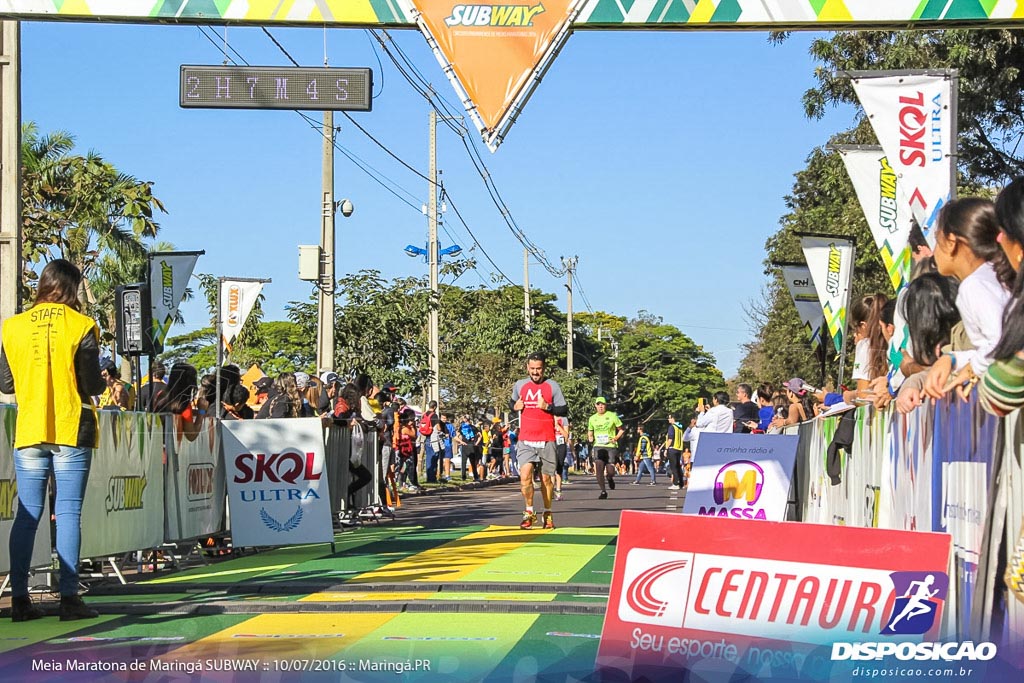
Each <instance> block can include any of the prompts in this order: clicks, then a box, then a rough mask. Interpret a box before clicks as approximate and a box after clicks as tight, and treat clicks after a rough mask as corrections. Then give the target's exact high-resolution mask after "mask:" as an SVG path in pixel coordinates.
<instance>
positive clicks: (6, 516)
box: [0, 404, 52, 574]
mask: <svg viewBox="0 0 1024 683" xmlns="http://www.w3.org/2000/svg"><path fill="white" fill-rule="evenodd" d="M17 418H18V409H17V408H15V407H14V406H13V405H6V404H0V574H2V573H6V572H8V571H9V570H10V568H11V556H10V554H9V552H10V548H9V546H8V544H7V539H8V538H10V537H11V526H13V525H14V516H15V515H16V514H17V513H18V480H17V478H16V477H15V475H14V423H15V421H16V420H17ZM49 510H50V506H49V504H47V505H45V506H44V507H43V517H44V518H45V519H49V518H50V512H49ZM51 547H52V545H51V543H50V525H49V524H40V525H39V529H38V530H37V531H36V544H35V546H34V547H33V548H32V566H33V567H43V566H48V565H49V564H50V548H51Z"/></svg>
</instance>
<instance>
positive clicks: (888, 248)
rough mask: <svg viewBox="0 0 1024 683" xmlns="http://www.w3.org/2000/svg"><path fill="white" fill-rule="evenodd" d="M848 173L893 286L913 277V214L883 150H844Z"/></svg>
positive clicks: (899, 286) (899, 287)
mask: <svg viewBox="0 0 1024 683" xmlns="http://www.w3.org/2000/svg"><path fill="white" fill-rule="evenodd" d="M840 155H841V156H842V158H843V163H844V164H845V165H846V172H847V173H849V174H850V180H851V181H852V182H853V189H854V190H855V191H856V193H857V199H859V200H860V206H861V208H862V209H864V217H865V218H866V219H867V221H868V227H870V228H871V236H872V237H874V238H875V244H876V245H877V246H878V250H879V251H880V252H881V254H882V263H884V264H885V270H886V272H888V273H889V280H890V281H891V282H892V288H893V289H894V290H896V291H897V292H898V291H900V290H901V289H903V286H904V285H905V284H906V283H907V281H908V280H909V279H910V265H911V263H910V228H911V226H912V225H913V215H912V213H911V211H910V206H909V205H908V204H907V203H906V201H905V200H904V199H903V196H902V195H901V194H900V192H899V179H898V178H897V176H896V171H894V170H893V168H892V165H890V164H889V157H888V156H886V154H885V152H883V151H882V150H881V149H878V150H864V149H856V150H854V149H850V150H840Z"/></svg>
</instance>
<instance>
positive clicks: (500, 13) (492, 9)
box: [444, 3, 544, 28]
mask: <svg viewBox="0 0 1024 683" xmlns="http://www.w3.org/2000/svg"><path fill="white" fill-rule="evenodd" d="M543 11H544V5H542V4H540V3H538V4H536V5H532V6H531V5H455V7H452V13H451V15H450V16H448V17H447V18H445V20H444V23H445V25H446V26H448V27H452V26H490V27H492V28H514V27H525V26H533V18H534V17H535V16H537V15H538V14H540V13H541V12H543Z"/></svg>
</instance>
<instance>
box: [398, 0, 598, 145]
mask: <svg viewBox="0 0 1024 683" xmlns="http://www.w3.org/2000/svg"><path fill="white" fill-rule="evenodd" d="M412 4H413V5H414V6H415V8H416V11H417V13H418V17H417V20H418V21H419V23H420V27H421V29H422V30H423V32H424V34H426V36H427V41H428V43H431V46H432V47H433V46H435V45H436V48H435V49H436V50H437V51H439V53H440V54H438V55H437V57H438V59H439V60H440V61H441V65H442V67H444V68H445V71H446V72H447V73H450V72H454V74H455V80H456V81H457V82H456V83H454V85H455V86H456V90H459V89H461V90H463V91H465V95H466V97H462V96H461V93H460V99H462V100H463V101H464V104H466V106H467V108H468V109H469V110H470V113H471V114H472V116H473V118H474V120H475V121H476V122H477V125H478V126H479V127H480V128H481V133H483V134H484V139H485V141H486V142H487V144H488V145H491V146H492V148H493V147H496V138H498V137H499V136H500V131H499V128H500V127H501V124H502V122H503V121H504V120H505V119H506V118H507V117H509V116H511V117H512V118H514V116H515V113H513V110H515V112H518V110H519V109H521V108H522V107H523V105H525V100H526V98H527V97H529V95H530V94H531V93H532V92H533V89H534V88H535V87H536V85H537V84H538V83H539V82H540V78H539V76H538V74H537V69H538V66H539V65H540V64H541V63H542V62H544V61H545V60H547V59H549V58H552V57H553V56H554V54H555V53H557V52H558V50H559V49H560V48H561V45H562V43H563V42H565V40H566V39H567V38H568V37H569V26H570V24H571V23H572V19H573V18H574V17H575V16H576V14H577V13H578V12H579V6H580V4H582V0H548V2H543V3H542V2H539V1H538V2H528V3H525V4H511V5H498V4H495V5H492V4H479V3H465V2H459V0H412ZM449 69H450V71H449ZM467 97H468V99H469V102H465V99H466V98H467ZM498 142H500V140H499V141H498Z"/></svg>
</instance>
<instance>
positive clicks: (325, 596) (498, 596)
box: [298, 591, 556, 602]
mask: <svg viewBox="0 0 1024 683" xmlns="http://www.w3.org/2000/svg"><path fill="white" fill-rule="evenodd" d="M555 595H556V594H555V593H448V592H438V591H417V592H415V593H371V592H362V591H346V592H336V593H313V594H311V595H307V596H306V597H304V598H300V599H299V600H298V602H382V601H386V600H404V601H414V600H523V601H527V602H551V601H552V600H554V599H555Z"/></svg>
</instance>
